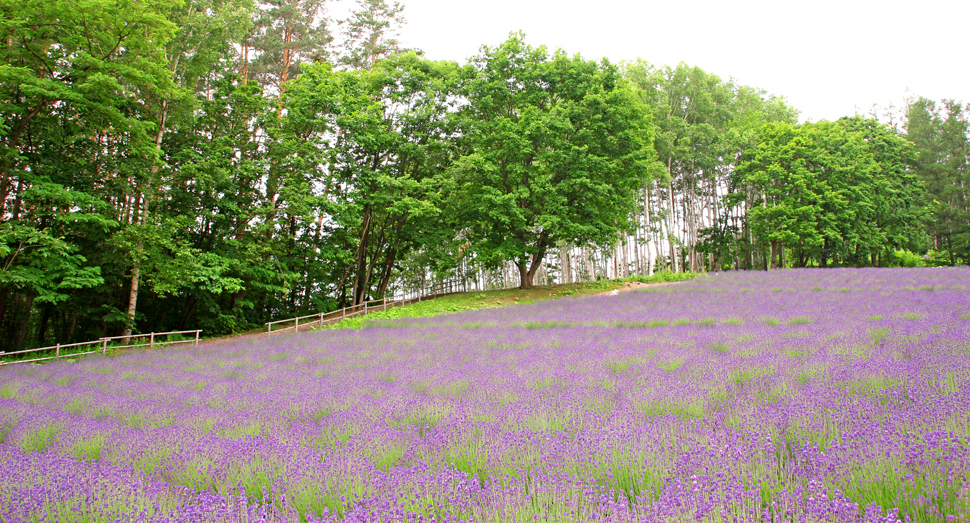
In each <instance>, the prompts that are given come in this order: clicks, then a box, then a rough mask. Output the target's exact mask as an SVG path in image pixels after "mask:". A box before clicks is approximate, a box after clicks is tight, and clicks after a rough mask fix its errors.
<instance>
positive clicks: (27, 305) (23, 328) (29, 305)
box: [16, 295, 35, 350]
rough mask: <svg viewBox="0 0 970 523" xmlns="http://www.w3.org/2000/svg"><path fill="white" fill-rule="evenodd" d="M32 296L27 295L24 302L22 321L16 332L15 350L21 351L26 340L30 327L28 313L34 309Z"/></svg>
mask: <svg viewBox="0 0 970 523" xmlns="http://www.w3.org/2000/svg"><path fill="white" fill-rule="evenodd" d="M34 298H35V297H34V296H30V295H28V296H27V298H26V299H25V300H24V319H23V321H21V322H20V329H19V330H18V332H17V345H16V347H17V350H23V348H24V342H25V341H26V339H27V328H28V327H29V326H30V313H31V311H32V310H33V308H34Z"/></svg>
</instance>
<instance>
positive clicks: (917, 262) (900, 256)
mask: <svg viewBox="0 0 970 523" xmlns="http://www.w3.org/2000/svg"><path fill="white" fill-rule="evenodd" d="M894 254H895V265H896V266H898V267H923V266H925V265H926V263H925V262H924V261H923V257H922V256H920V255H919V254H916V253H913V252H910V251H906V250H902V251H895V253H894Z"/></svg>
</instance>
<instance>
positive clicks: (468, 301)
mask: <svg viewBox="0 0 970 523" xmlns="http://www.w3.org/2000/svg"><path fill="white" fill-rule="evenodd" d="M695 276H697V275H696V274H693V273H672V272H658V273H656V274H654V275H653V276H646V275H637V276H631V277H629V278H620V279H616V280H598V281H593V282H584V283H566V284H560V285H547V286H538V287H534V288H532V289H503V290H497V291H480V292H465V293H461V294H453V295H451V296H443V297H441V298H436V299H433V300H428V301H424V302H418V303H412V304H410V305H405V306H403V307H396V308H393V309H390V310H386V311H380V312H373V313H370V314H368V315H366V316H357V317H354V318H349V319H346V320H343V321H341V322H338V323H335V324H332V325H328V326H325V327H323V328H324V329H366V328H372V327H406V326H408V325H409V323H408V322H400V321H395V322H391V321H389V320H400V319H405V318H427V317H431V316H443V315H446V314H454V313H456V312H462V311H467V310H475V309H493V308H497V307H507V306H510V305H519V304H526V303H532V302H536V301H542V300H550V299H558V298H567V297H573V296H586V295H590V294H597V293H601V292H608V291H611V290H613V289H619V288H622V287H624V286H625V285H626V284H628V283H669V282H677V281H684V280H689V279H691V278H694V277H695ZM532 328H541V327H537V326H533V327H532Z"/></svg>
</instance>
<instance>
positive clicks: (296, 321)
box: [266, 291, 460, 336]
mask: <svg viewBox="0 0 970 523" xmlns="http://www.w3.org/2000/svg"><path fill="white" fill-rule="evenodd" d="M459 292H460V291H457V292H442V293H438V294H431V295H428V296H418V297H417V298H410V299H407V300H397V301H387V300H371V301H365V302H364V303H362V304H360V305H354V306H352V307H344V308H343V309H340V310H337V311H333V312H321V313H319V314H310V315H309V316H300V317H299V318H290V319H287V320H277V321H270V322H267V323H266V335H267V336H272V335H274V334H279V333H281V332H289V331H292V332H300V329H312V328H316V327H321V326H323V325H327V324H330V323H337V322H338V321H343V320H345V319H347V318H352V317H354V316H358V315H361V314H368V313H371V312H377V311H386V310H387V309H393V308H394V307H401V306H403V305H408V304H410V303H418V302H419V301H428V300H433V299H435V298H441V297H442V296H450V295H452V294H458V293H459ZM281 323H293V325H292V326H289V327H282V328H278V329H275V330H274V328H273V326H274V325H279V324H281Z"/></svg>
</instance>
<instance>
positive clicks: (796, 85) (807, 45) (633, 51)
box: [330, 0, 970, 121]
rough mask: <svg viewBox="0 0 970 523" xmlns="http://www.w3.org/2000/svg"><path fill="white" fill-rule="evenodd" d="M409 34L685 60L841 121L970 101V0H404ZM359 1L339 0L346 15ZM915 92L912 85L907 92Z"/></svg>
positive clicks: (455, 46)
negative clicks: (906, 103) (877, 109)
mask: <svg viewBox="0 0 970 523" xmlns="http://www.w3.org/2000/svg"><path fill="white" fill-rule="evenodd" d="M401 2H402V3H403V4H404V6H405V9H404V16H405V18H407V22H408V23H407V25H406V26H405V27H404V28H403V30H402V31H401V38H400V40H401V41H402V43H403V44H404V45H406V46H408V47H416V48H419V49H422V50H424V51H425V54H426V56H427V57H428V58H430V59H434V60H455V61H458V62H464V61H465V60H466V58H468V57H470V56H473V55H475V54H477V52H478V49H479V47H480V46H481V45H482V44H488V45H496V44H498V43H500V42H502V41H504V40H505V39H506V38H507V37H508V34H509V32H510V31H517V30H522V31H524V32H525V34H526V41H527V42H528V43H529V44H530V45H533V46H538V45H545V46H547V47H549V48H552V49H555V48H562V49H564V50H565V51H566V52H567V53H569V54H575V53H580V54H581V55H582V56H583V57H584V58H588V59H599V58H601V57H604V56H605V57H607V58H609V59H610V60H611V61H613V62H619V61H623V60H633V59H636V58H638V57H639V58H642V59H644V60H646V61H648V62H650V63H653V64H669V65H676V64H677V63H678V62H685V63H687V64H688V65H691V66H694V65H696V66H700V67H701V68H702V69H704V70H705V71H707V72H708V73H713V74H716V75H718V76H720V77H721V78H723V79H727V78H729V77H734V78H735V79H736V80H737V81H738V82H739V83H741V84H744V85H750V86H753V87H760V88H762V89H765V90H766V91H768V92H769V93H771V94H775V95H782V96H784V97H785V98H786V99H787V100H788V102H789V104H790V105H792V106H794V107H795V108H797V109H799V110H800V111H801V119H802V120H803V121H804V120H814V121H817V120H822V119H830V120H831V119H837V118H839V117H840V116H844V115H851V114H853V113H855V112H856V110H858V111H859V112H862V113H868V112H869V111H870V109H871V107H872V105H873V104H874V103H875V104H879V105H880V106H881V107H885V106H888V105H889V104H890V103H891V104H894V105H897V106H899V105H901V104H902V103H903V100H904V99H905V98H906V97H907V96H910V95H916V96H925V97H927V98H931V99H942V98H954V99H957V100H962V101H965V102H970V68H968V60H967V55H968V52H967V51H968V49H970V46H968V43H970V38H968V37H967V36H966V35H967V34H970V32H968V28H970V2H968V1H967V0H951V1H950V2H945V1H940V0H922V1H919V0H911V1H908V2H902V1H898V0H886V1H859V0H842V1H833V0H815V1H808V2H792V1H790V0H789V1H757V0H725V1H720V2H719V1H711V0H702V1H677V0H667V1H663V2H659V1H641V2H636V1H626V2H624V1H618V0H593V1H585V2H579V1H573V0H559V1H550V0H478V1H475V2H468V1H460V0H459V1H455V0H451V1H448V0H401ZM353 5H354V1H353V0H340V1H339V2H336V3H333V4H331V7H330V12H331V14H332V15H333V16H334V17H336V18H341V17H342V15H343V12H345V11H346V10H347V9H349V8H351V7H353ZM907 90H908V91H907Z"/></svg>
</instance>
